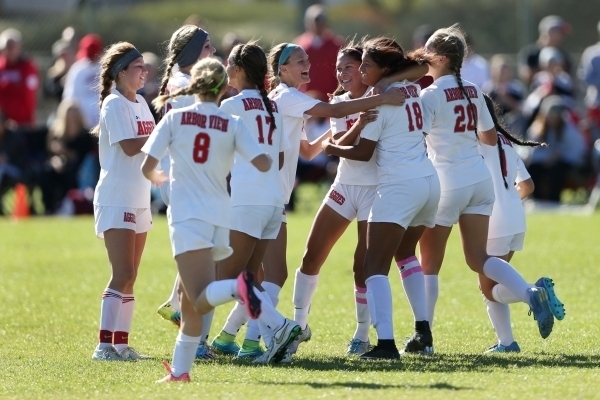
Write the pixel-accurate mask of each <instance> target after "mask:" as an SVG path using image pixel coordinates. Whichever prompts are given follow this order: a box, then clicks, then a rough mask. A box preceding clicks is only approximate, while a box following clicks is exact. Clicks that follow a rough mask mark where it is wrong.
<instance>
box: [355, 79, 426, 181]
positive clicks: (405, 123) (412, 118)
mask: <svg viewBox="0 0 600 400" xmlns="http://www.w3.org/2000/svg"><path fill="white" fill-rule="evenodd" d="M390 87H392V88H398V89H400V90H402V92H403V93H404V96H405V97H406V101H405V103H404V105H402V106H391V105H383V106H379V107H377V110H378V111H379V114H377V120H375V121H373V122H370V123H368V124H367V125H365V127H364V128H363V130H362V132H361V134H360V137H361V138H364V139H368V140H372V141H376V142H377V147H376V150H377V156H376V162H377V173H378V177H379V183H394V182H402V181H407V180H410V179H415V178H423V177H426V176H431V175H435V173H436V171H435V168H434V167H433V164H432V163H431V161H430V160H429V159H428V158H427V151H426V148H425V138H424V135H423V111H422V107H421V99H420V98H419V91H420V88H419V86H418V85H415V84H412V83H408V82H400V83H399V82H396V83H393V84H392V85H390Z"/></svg>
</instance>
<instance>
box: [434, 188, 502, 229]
mask: <svg viewBox="0 0 600 400" xmlns="http://www.w3.org/2000/svg"><path fill="white" fill-rule="evenodd" d="M495 198H496V197H495V195H494V183H493V182H492V178H489V179H486V180H485V181H481V182H477V183H474V184H473V185H470V186H466V187H462V188H458V189H454V190H448V191H444V192H442V196H441V197H440V204H439V206H438V211H437V215H436V216H435V224H436V225H441V226H452V225H454V224H456V223H457V222H458V219H459V218H460V216H461V215H463V214H478V215H488V216H489V215H492V209H493V208H494V200H495Z"/></svg>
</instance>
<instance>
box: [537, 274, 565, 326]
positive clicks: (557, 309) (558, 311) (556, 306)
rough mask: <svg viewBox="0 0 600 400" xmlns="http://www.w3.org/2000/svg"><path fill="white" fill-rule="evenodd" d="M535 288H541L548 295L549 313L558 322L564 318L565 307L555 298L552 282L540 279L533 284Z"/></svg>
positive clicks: (544, 278)
mask: <svg viewBox="0 0 600 400" xmlns="http://www.w3.org/2000/svg"><path fill="white" fill-rule="evenodd" d="M535 286H537V287H543V288H544V289H546V292H547V293H548V302H549V303H550V312H552V315H554V318H556V319H557V320H559V321H562V320H563V319H564V318H565V305H564V304H563V303H562V302H561V301H560V300H559V299H558V297H556V293H555V292H554V281H553V280H552V279H550V278H546V277H541V278H540V279H538V280H537V282H536V283H535Z"/></svg>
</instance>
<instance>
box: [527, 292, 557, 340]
mask: <svg viewBox="0 0 600 400" xmlns="http://www.w3.org/2000/svg"><path fill="white" fill-rule="evenodd" d="M527 293H528V294H529V315H531V314H532V313H533V319H534V320H536V321H537V324H538V329H539V331H540V335H541V336H542V339H546V338H547V337H548V336H550V334H551V333H552V327H553V326H554V315H552V312H551V311H550V303H549V302H548V292H546V289H545V288H543V287H536V288H531V289H527Z"/></svg>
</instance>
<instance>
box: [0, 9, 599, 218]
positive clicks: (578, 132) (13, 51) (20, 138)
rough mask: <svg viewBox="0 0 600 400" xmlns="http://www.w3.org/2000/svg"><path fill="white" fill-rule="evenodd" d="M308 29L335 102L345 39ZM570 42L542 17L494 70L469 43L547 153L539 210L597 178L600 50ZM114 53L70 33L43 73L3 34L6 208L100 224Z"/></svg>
mask: <svg viewBox="0 0 600 400" xmlns="http://www.w3.org/2000/svg"><path fill="white" fill-rule="evenodd" d="M190 22H192V23H195V24H196V25H198V26H201V27H202V25H203V21H202V20H201V19H199V18H198V17H196V16H192V17H190V18H189V19H188V20H187V21H186V23H190ZM304 25H305V32H304V33H302V34H301V35H300V36H298V37H296V38H295V39H294V40H293V41H294V42H295V43H297V44H299V45H300V46H302V47H303V48H304V49H305V50H306V52H307V54H308V55H309V57H310V61H311V64H312V67H311V71H310V76H311V82H310V83H309V84H308V85H305V86H306V87H304V88H303V90H304V91H306V92H307V93H310V94H311V95H312V96H314V97H315V98H319V99H320V100H324V101H327V100H328V98H329V97H328V95H329V94H330V93H332V92H333V91H334V90H335V88H336V86H337V81H336V77H335V62H336V56H337V52H338V50H339V48H340V47H341V46H342V45H343V44H344V38H343V37H341V36H339V35H336V34H335V33H333V32H332V31H331V30H330V29H329V28H328V19H327V14H326V10H325V8H323V7H322V6H319V5H317V6H311V7H309V8H308V10H307V11H306V14H305V18H304ZM434 30H435V27H433V26H427V25H423V26H420V27H419V28H417V29H416V30H415V32H414V35H413V43H412V47H413V48H419V47H422V46H423V45H424V43H425V42H426V41H427V38H428V37H429V36H430V35H431V34H432V33H433V31H434ZM569 32H570V25H569V24H568V23H567V22H566V21H564V20H563V19H562V18H561V17H559V16H547V17H544V18H543V19H542V20H541V21H540V22H539V37H538V39H537V40H536V41H535V43H532V44H530V45H528V46H526V47H524V48H522V49H521V51H520V52H519V54H518V56H517V58H516V60H515V58H514V57H510V56H507V55H504V54H497V55H493V56H491V57H489V59H486V58H484V57H482V56H480V55H479V54H477V52H476V48H477V47H476V46H477V43H476V40H477V38H472V37H468V39H469V41H470V43H469V45H470V47H471V50H472V52H471V54H470V55H469V57H468V59H467V60H466V62H465V63H464V67H463V70H462V76H463V78H464V79H465V80H467V81H471V82H473V83H475V84H476V85H478V86H479V87H481V88H482V89H483V90H484V91H485V92H486V93H488V94H490V96H491V97H492V98H493V99H494V100H495V102H496V103H497V104H498V107H499V114H500V115H501V116H502V117H503V119H504V121H505V123H506V124H507V125H508V126H509V127H510V128H511V130H512V132H513V133H514V134H516V135H518V136H521V137H523V138H529V139H532V140H536V141H543V142H546V143H548V147H543V148H534V149H533V150H530V151H527V149H520V154H521V156H522V157H523V159H524V161H525V162H526V164H527V167H528V170H529V172H530V173H531V176H532V178H533V180H534V182H535V185H536V189H535V192H534V193H533V195H532V198H533V199H534V200H536V201H549V202H559V201H560V200H561V193H562V192H563V190H564V189H567V188H568V189H580V188H583V189H585V190H587V191H588V192H589V191H591V189H592V188H593V187H594V185H595V184H596V180H597V179H596V177H597V176H598V172H599V166H598V157H597V155H596V154H597V153H598V152H599V151H600V146H597V147H598V149H596V146H595V145H594V144H595V142H596V140H598V139H599V138H600V42H598V43H596V44H592V43H590V46H589V47H588V48H587V49H586V50H585V51H584V53H583V54H582V55H581V57H580V58H579V57H574V56H573V54H572V53H571V52H570V51H569V49H568V48H564V47H563V41H564V38H565V36H566V35H568V34H569ZM467 34H468V32H467ZM598 34H599V37H600V23H599V24H598ZM242 36H243V35H241V34H239V33H237V32H230V33H228V34H227V35H225V36H224V37H223V40H222V45H221V46H220V47H218V46H217V47H218V53H217V54H218V55H219V56H220V57H221V58H222V59H223V60H226V58H227V55H228V53H229V50H230V49H231V48H232V47H233V46H234V45H235V44H237V43H240V42H243V41H244V40H247V39H248V38H244V37H242ZM282 39H286V40H289V39H290V38H282ZM105 45H106V43H103V40H102V38H101V37H100V36H98V35H96V34H93V33H86V34H84V32H77V31H76V30H75V29H73V28H72V27H67V28H65V29H64V31H63V33H62V37H60V38H58V40H56V42H55V43H54V44H53V45H52V56H53V63H52V65H51V66H50V67H49V68H48V69H47V70H46V71H40V70H39V69H38V67H37V65H36V63H35V61H34V60H33V59H32V58H30V57H29V56H28V55H27V49H26V48H24V46H23V40H22V36H21V33H20V32H19V31H18V30H16V29H13V28H9V29H6V30H4V31H3V32H2V33H0V199H1V198H2V197H3V196H4V194H5V193H6V192H7V191H9V190H10V189H11V188H13V187H14V186H15V185H16V184H17V183H22V184H24V185H26V187H27V188H28V190H29V192H30V193H33V191H34V190H39V192H41V194H42V196H41V197H42V202H43V210H40V209H35V210H34V209H33V206H32V212H38V213H44V214H47V215H52V214H67V215H68V214H79V213H91V212H92V206H91V199H92V198H93V188H94V187H95V185H96V182H97V179H98V175H99V162H98V151H97V141H96V139H95V138H93V137H91V136H90V135H89V133H88V132H89V130H90V129H91V128H92V127H93V126H95V125H96V124H97V123H98V118H99V106H98V92H97V90H96V83H97V77H98V73H99V70H100V66H99V63H98V61H99V58H100V55H101V54H102V51H103V49H104V47H105ZM405 47H409V46H405ZM143 56H144V60H145V62H146V66H147V68H148V77H147V81H146V86H145V88H144V89H142V90H141V92H142V93H141V94H142V95H143V96H144V97H145V98H146V100H147V101H148V103H150V101H151V100H152V99H154V97H156V95H157V93H158V87H159V81H160V80H159V75H160V71H161V67H162V55H160V54H158V55H157V54H154V53H150V52H147V53H144V54H143ZM576 59H579V61H576ZM41 96H43V97H44V100H45V101H48V100H50V101H54V103H55V104H56V107H55V109H54V111H53V112H52V113H51V115H50V117H49V118H48V120H47V121H36V119H35V116H36V108H37V106H38V99H40V98H41ZM155 117H157V116H155ZM328 124H329V121H328V120H327V119H318V118H311V119H310V120H308V122H307V125H306V127H305V129H306V131H307V135H308V138H309V140H310V139H311V138H316V137H318V136H320V135H321V134H322V133H323V132H325V131H326V130H327V129H328V128H329V125H328ZM598 143H600V142H598ZM335 162H336V161H335V160H334V159H331V158H329V157H326V156H325V155H320V156H318V157H317V158H316V159H314V160H312V161H310V162H309V161H305V160H299V166H298V175H297V178H298V182H304V181H312V182H319V181H322V180H328V181H329V180H332V179H333V175H334V174H335V171H336V165H335ZM2 204H3V201H0V214H1V213H3V208H2ZM31 204H33V202H31ZM290 206H291V207H294V201H293V199H292V201H291V202H290Z"/></svg>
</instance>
